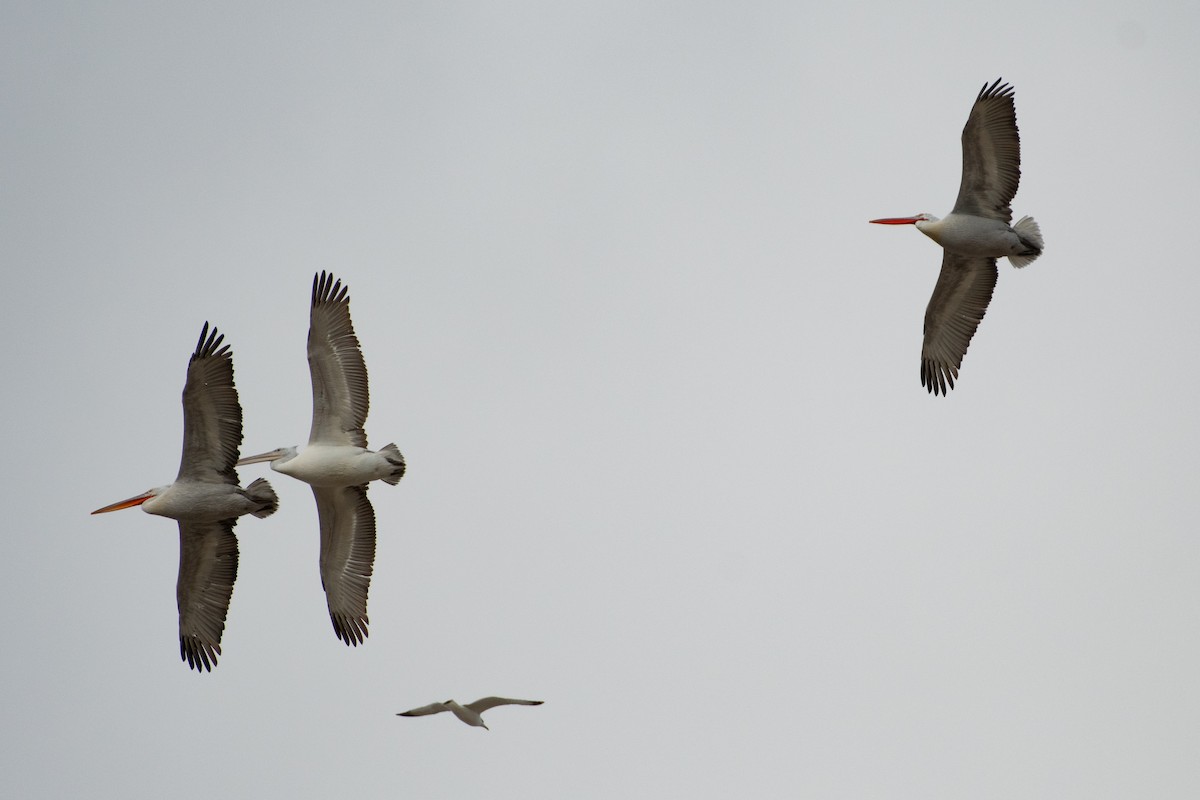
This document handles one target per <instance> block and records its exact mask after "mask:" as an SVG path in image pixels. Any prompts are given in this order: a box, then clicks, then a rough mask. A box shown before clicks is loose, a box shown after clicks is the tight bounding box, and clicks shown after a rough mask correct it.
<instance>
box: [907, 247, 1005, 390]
mask: <svg viewBox="0 0 1200 800" xmlns="http://www.w3.org/2000/svg"><path fill="white" fill-rule="evenodd" d="M995 287H996V259H994V258H982V257H975V256H964V255H960V254H958V253H951V252H949V251H945V254H944V255H943V256H942V272H941V274H940V275H938V280H937V285H936V286H934V288H933V296H932V297H930V298H929V306H928V307H927V308H926V309H925V342H924V344H923V345H922V347H921V385H922V386H925V387H927V388H928V389H929V391H931V392H933V393H934V394H946V393H947V392H948V391H949V390H950V389H953V388H954V379H955V378H957V377H958V370H959V367H961V366H962V360H963V356H964V355H966V353H967V345H969V344H970V343H971V337H972V336H974V335H975V330H976V328H978V327H979V322H980V320H982V319H983V315H984V313H985V312H986V311H987V307H988V303H989V302H991V300H992V290H993V289H995Z"/></svg>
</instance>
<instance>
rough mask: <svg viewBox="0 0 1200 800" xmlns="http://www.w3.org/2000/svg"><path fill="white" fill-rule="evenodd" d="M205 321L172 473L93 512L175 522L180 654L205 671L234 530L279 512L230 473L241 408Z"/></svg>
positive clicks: (262, 484)
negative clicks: (135, 512)
mask: <svg viewBox="0 0 1200 800" xmlns="http://www.w3.org/2000/svg"><path fill="white" fill-rule="evenodd" d="M224 338H225V337H224V336H222V335H221V334H219V333H217V329H216V328H213V329H212V331H211V333H210V332H209V329H208V323H207V322H205V323H204V327H203V328H202V329H201V331H200V341H199V342H197V344H196V350H195V352H193V353H192V357H191V359H190V360H189V361H188V370H187V383H185V384H184V387H183V457H182V459H181V460H180V462H179V475H178V476H177V477H176V478H175V482H174V483H172V484H171V485H169V486H160V487H158V488H155V489H150V490H149V491H146V492H143V493H142V494H139V495H137V496H135V497H131V498H129V499H128V500H122V501H120V502H118V503H113V504H112V505H108V506H105V507H104V508H99V509H96V510H95V511H93V512H92V513H93V514H103V513H105V512H108V511H119V510H120V509H122V508H132V507H133V506H141V507H142V510H143V511H145V512H146V513H148V514H157V515H158V516H161V517H170V518H171V519H174V520H177V521H178V522H179V580H178V583H177V584H176V587H175V593H176V600H177V601H178V603H179V652H180V655H181V657H182V658H183V659H184V660H185V661H187V662H188V666H190V667H191V668H192V669H195V670H198V671H204V670H209V671H211V670H212V668H213V667H214V666H215V665H216V663H217V656H218V655H220V653H221V634H222V633H223V632H224V630H225V617H226V615H227V613H228V611H229V599H230V597H231V596H232V595H233V582H234V580H235V579H236V578H237V566H238V547H237V538H236V537H235V536H234V535H233V526H234V525H235V524H236V523H237V518H238V517H240V516H242V515H243V514H253V515H254V516H256V517H269V516H270V515H271V514H273V513H275V509H276V508H278V507H279V501H278V500H277V499H276V497H275V492H274V490H272V489H271V484H269V483H267V482H266V481H265V480H263V479H261V478H259V479H258V480H256V481H254V482H253V483H251V484H250V485H249V486H247V487H246V488H245V489H243V488H241V486H240V485H239V484H238V476H237V471H236V470H235V469H234V467H235V462H236V461H237V458H238V446H239V445H240V444H241V442H242V407H241V404H239V403H238V395H237V389H236V388H235V387H234V385H233V354H232V353H231V352H230V350H229V345H224V346H222V345H221V342H222V341H223V340H224Z"/></svg>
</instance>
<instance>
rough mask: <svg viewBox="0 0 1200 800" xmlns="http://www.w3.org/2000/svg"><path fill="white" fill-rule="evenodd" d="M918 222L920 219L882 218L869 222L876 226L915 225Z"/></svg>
mask: <svg viewBox="0 0 1200 800" xmlns="http://www.w3.org/2000/svg"><path fill="white" fill-rule="evenodd" d="M920 221H921V218H920V217H884V218H883V219H873V220H871V222H873V223H874V224H876V225H915V224H916V223H918V222H920Z"/></svg>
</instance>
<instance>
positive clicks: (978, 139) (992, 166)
mask: <svg viewBox="0 0 1200 800" xmlns="http://www.w3.org/2000/svg"><path fill="white" fill-rule="evenodd" d="M962 150H963V169H962V183H961V184H959V188H958V199H957V200H956V201H955V203H954V213H955V214H970V215H972V216H976V217H986V218H988V219H997V220H1000V221H1001V222H1004V223H1006V224H1007V223H1009V222H1010V221H1012V208H1011V207H1010V206H1009V204H1010V203H1012V199H1013V196H1014V195H1015V194H1016V193H1017V184H1018V183H1019V182H1020V180H1021V137H1020V135H1019V134H1018V132H1017V112H1016V109H1015V108H1014V107H1013V89H1012V87H1011V86H1009V85H1008V84H1001V83H1000V80H999V79H997V80H996V82H995V83H993V84H992V85H991V86H987V85H986V84H985V85H984V88H983V89H982V90H981V91H980V92H979V96H978V97H977V98H976V99H975V105H974V106H972V107H971V115H970V116H969V117H967V124H966V126H965V127H963V132H962Z"/></svg>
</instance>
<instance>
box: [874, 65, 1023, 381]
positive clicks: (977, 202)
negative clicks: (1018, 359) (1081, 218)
mask: <svg viewBox="0 0 1200 800" xmlns="http://www.w3.org/2000/svg"><path fill="white" fill-rule="evenodd" d="M1000 80H1001V79H997V80H996V82H995V83H993V84H992V85H991V86H988V85H987V84H986V83H985V84H984V85H983V88H982V89H981V90H980V91H979V95H978V96H977V97H976V98H975V105H973V106H972V107H971V115H970V116H969V117H967V124H966V126H965V127H964V128H963V132H962V149H963V169H962V183H961V184H959V187H958V199H957V200H956V201H955V202H954V210H953V211H951V212H950V213H949V214H947V215H946V218H945V219H938V218H937V217H935V216H933V215H932V214H916V215H915V216H911V217H887V218H885V219H873V220H871V222H873V223H875V224H878V225H916V226H917V230H919V231H920V232H921V233H923V234H925V235H926V236H928V237H929V238H930V239H933V240H934V241H935V242H937V243H938V244H940V245H941V246H942V250H943V255H942V272H941V274H940V275H939V276H938V281H937V285H936V286H934V288H933V296H932V297H931V298H930V299H929V306H928V307H927V308H926V309H925V342H924V344H923V345H922V347H921V385H922V386H925V387H926V388H928V390H929V391H930V392H932V393H934V394H938V393H941V394H943V395H945V394H946V393H947V392H948V391H949V390H950V389H953V388H954V379H955V378H957V377H958V370H959V367H961V366H962V360H963V356H964V355H966V352H967V345H969V344H970V343H971V337H972V336H974V335H975V329H976V328H978V327H979V321H980V320H982V319H983V315H984V312H986V311H987V307H988V303H989V302H990V301H991V299H992V289H994V288H995V286H996V259H997V258H1001V257H1005V256H1007V257H1008V261H1009V263H1010V264H1012V265H1013V266H1014V267H1023V266H1025V265H1026V264H1028V263H1030V262H1031V261H1033V260H1034V259H1035V258H1037V257H1038V256H1040V255H1041V254H1042V249H1043V246H1044V245H1043V242H1042V231H1041V229H1040V228H1038V224H1037V223H1036V222H1034V220H1033V217H1022V218H1021V219H1020V220H1019V221H1018V222H1017V224H1016V225H1014V226H1012V227H1009V222H1010V221H1012V209H1011V208H1010V207H1009V203H1011V202H1012V199H1013V195H1015V194H1016V193H1017V184H1018V182H1019V181H1020V178H1021V138H1020V136H1019V135H1018V133H1017V114H1016V110H1015V109H1014V108H1013V89H1012V87H1011V86H1009V85H1008V84H1006V83H1005V84H1002V83H1001V82H1000Z"/></svg>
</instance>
